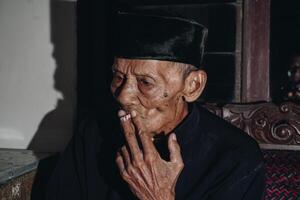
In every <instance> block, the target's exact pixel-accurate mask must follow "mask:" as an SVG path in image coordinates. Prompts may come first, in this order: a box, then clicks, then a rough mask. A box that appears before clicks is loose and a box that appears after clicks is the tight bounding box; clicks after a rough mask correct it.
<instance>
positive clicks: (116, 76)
mask: <svg viewBox="0 0 300 200" xmlns="http://www.w3.org/2000/svg"><path fill="white" fill-rule="evenodd" d="M114 80H115V81H117V82H120V81H122V80H123V77H122V76H120V75H117V74H115V75H114Z"/></svg>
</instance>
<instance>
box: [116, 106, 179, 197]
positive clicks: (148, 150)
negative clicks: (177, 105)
mask: <svg viewBox="0 0 300 200" xmlns="http://www.w3.org/2000/svg"><path fill="white" fill-rule="evenodd" d="M125 114H126V113H125V112H124V111H120V112H119V117H120V119H121V125H122V127H123V130H124V134H125V138H126V141H127V145H124V146H123V147H122V148H121V149H120V151H119V152H118V153H117V157H116V163H117V165H118V167H119V170H120V173H121V176H122V178H123V179H124V180H125V181H126V182H127V183H128V185H129V187H130V189H131V191H132V192H133V193H134V194H135V195H136V196H137V197H138V198H139V199H141V200H172V199H175V186H176V182H177V179H178V177H179V174H180V172H181V170H182V169H183V161H182V157H181V154H180V147H179V145H178V143H177V141H176V135H175V134H174V133H172V134H171V135H170V136H169V138H168V147H169V151H170V162H167V161H165V160H163V159H162V158H161V157H160V155H159V153H158V152H157V150H156V148H155V146H154V144H153V142H152V138H151V136H150V135H149V134H147V133H145V132H143V131H142V130H140V129H139V127H141V126H140V124H139V119H138V117H137V116H135V115H136V114H135V113H132V114H131V115H130V114H127V115H125ZM137 137H138V138H137ZM138 140H139V141H140V142H141V144H142V145H141V146H142V147H141V148H140V147H139V144H138Z"/></svg>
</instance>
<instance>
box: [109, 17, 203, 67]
mask: <svg viewBox="0 0 300 200" xmlns="http://www.w3.org/2000/svg"><path fill="white" fill-rule="evenodd" d="M115 28H116V29H115V33H114V34H115V36H114V41H113V42H114V56H115V57H119V58H130V59H152V60H165V61H174V62H181V63H186V64H191V65H194V66H195V67H197V68H200V66H201V62H202V58H203V52H204V43H205V40H206V36H207V32H208V30H207V28H205V27H204V26H203V25H201V24H199V23H197V22H196V21H194V20H189V19H184V18H181V17H177V16H166V15H153V14H141V13H131V12H118V13H117V16H116V27H115Z"/></svg>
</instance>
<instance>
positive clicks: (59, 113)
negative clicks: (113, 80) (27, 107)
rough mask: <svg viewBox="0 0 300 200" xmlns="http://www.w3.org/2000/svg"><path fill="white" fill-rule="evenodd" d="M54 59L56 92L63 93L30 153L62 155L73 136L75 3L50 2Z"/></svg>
mask: <svg viewBox="0 0 300 200" xmlns="http://www.w3.org/2000/svg"><path fill="white" fill-rule="evenodd" d="M49 3H50V20H51V21H50V25H51V27H50V28H51V43H52V44H53V53H52V57H53V58H54V59H55V62H56V69H55V73H54V76H53V79H54V85H53V87H54V89H55V90H56V91H58V92H60V93H61V95H62V98H61V99H58V100H57V103H56V107H55V109H54V110H51V111H50V112H48V113H47V114H46V115H45V116H44V118H43V119H42V120H41V122H40V124H39V127H38V129H37V131H36V133H35V134H34V137H33V139H32V140H31V142H30V144H29V146H28V149H30V150H33V151H34V152H57V151H62V150H63V149H64V148H65V146H66V144H67V143H68V141H69V139H70V138H71V136H72V132H73V124H74V123H73V122H74V114H75V108H76V92H75V87H76V83H75V82H76V20H75V18H76V2H66V1H58V0H50V1H49Z"/></svg>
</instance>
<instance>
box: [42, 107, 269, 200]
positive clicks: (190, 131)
mask: <svg viewBox="0 0 300 200" xmlns="http://www.w3.org/2000/svg"><path fill="white" fill-rule="evenodd" d="M102 131H103V130H102ZM100 132H101V123H99V122H97V121H94V120H85V121H84V122H83V123H82V124H81V126H80V128H79V131H78V133H77V134H75V135H74V137H73V139H72V141H71V142H70V144H69V145H68V147H67V149H66V150H65V152H64V153H63V155H62V156H61V158H60V161H59V163H58V164H57V166H56V169H55V170H54V172H53V174H52V177H51V180H50V182H49V184H48V186H47V193H46V199H47V200H54V199H57V200H65V199H72V200H77V199H78V200H79V199H88V200H96V199H97V200H100V199H107V200H125V199H135V197H134V196H133V194H132V193H131V192H130V190H129V189H128V187H127V184H126V183H125V182H124V181H123V180H122V179H121V177H120V175H119V172H118V169H117V167H116V164H115V161H114V160H115V154H116V150H117V149H118V147H119V146H120V145H121V144H122V140H120V139H119V138H120V137H119V135H118V134H111V137H108V138H105V137H102V136H101V134H100ZM174 132H175V134H176V136H177V141H178V143H179V145H180V148H181V154H182V157H183V161H184V168H183V170H182V172H181V174H180V176H179V179H178V181H177V184H176V193H175V194H176V199H187V200H194V199H195V200H196V199H197V200H222V199H224V200H229V199H230V200H242V199H243V200H259V199H262V197H263V192H264V167H263V158H262V154H261V152H260V149H259V147H258V145H257V143H256V142H255V140H254V139H252V138H251V137H249V136H248V135H247V134H246V133H245V132H243V131H242V130H240V129H238V128H236V127H234V126H233V125H231V124H229V123H227V122H226V121H225V120H223V119H221V118H219V117H217V116H215V115H213V114H212V113H210V112H208V111H207V110H205V109H204V108H202V107H200V106H198V105H196V104H192V105H191V110H190V112H189V114H188V116H187V117H186V118H185V119H184V120H183V121H182V122H181V123H180V124H179V125H178V126H177V127H176V128H175V130H174ZM156 143H157V144H156V145H157V148H158V149H159V151H160V154H161V156H162V157H163V158H166V159H167V158H168V151H167V147H166V145H165V140H164V139H161V140H158V142H156Z"/></svg>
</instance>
